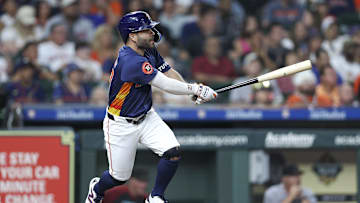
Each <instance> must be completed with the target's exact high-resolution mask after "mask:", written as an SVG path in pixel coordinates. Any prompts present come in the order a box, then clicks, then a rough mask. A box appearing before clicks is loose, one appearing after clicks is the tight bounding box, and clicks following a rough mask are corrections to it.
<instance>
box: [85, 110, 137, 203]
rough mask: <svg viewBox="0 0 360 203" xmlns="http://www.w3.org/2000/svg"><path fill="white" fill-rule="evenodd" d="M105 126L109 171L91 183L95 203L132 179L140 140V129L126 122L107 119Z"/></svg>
mask: <svg viewBox="0 0 360 203" xmlns="http://www.w3.org/2000/svg"><path fill="white" fill-rule="evenodd" d="M103 125H104V126H103V130H104V136H105V137H104V139H105V145H106V150H107V155H108V163H109V170H106V171H104V173H103V174H102V176H101V178H94V179H93V180H92V181H91V182H90V188H91V187H92V189H89V195H90V196H93V197H90V199H91V200H93V201H94V202H99V201H100V200H101V199H102V198H103V196H104V194H105V191H106V190H108V189H110V188H112V187H114V186H117V185H121V184H124V183H125V182H126V181H127V180H128V179H129V178H130V176H131V171H132V169H133V166H134V161H135V155H136V148H137V143H138V139H139V136H138V135H137V134H138V133H137V129H138V128H137V127H133V126H132V124H129V123H127V122H126V121H113V120H111V119H109V118H107V117H106V118H105V119H104V123H103ZM89 195H88V199H89ZM94 196H95V198H94ZM89 202H91V201H89Z"/></svg>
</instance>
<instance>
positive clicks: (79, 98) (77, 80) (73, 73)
mask: <svg viewBox="0 0 360 203" xmlns="http://www.w3.org/2000/svg"><path fill="white" fill-rule="evenodd" d="M64 77H65V78H64V82H62V83H61V84H58V85H57V86H56V87H55V89H54V94H53V99H54V101H55V103H56V104H64V103H86V102H88V100H89V95H90V91H89V88H88V87H87V86H86V85H84V84H83V82H84V78H83V70H82V69H80V68H79V67H78V66H77V65H76V64H73V63H71V64H68V65H67V67H66V68H65V70H64Z"/></svg>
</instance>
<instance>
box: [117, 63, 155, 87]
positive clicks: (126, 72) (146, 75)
mask: <svg viewBox="0 0 360 203" xmlns="http://www.w3.org/2000/svg"><path fill="white" fill-rule="evenodd" d="M157 71H158V70H157V69H156V68H154V67H153V66H152V65H151V64H150V62H149V61H148V60H146V58H134V60H133V61H128V62H127V64H125V65H124V68H123V70H122V73H121V80H123V81H126V82H133V83H137V84H142V85H146V84H148V83H149V82H150V81H151V80H152V79H154V77H155V75H156V73H157Z"/></svg>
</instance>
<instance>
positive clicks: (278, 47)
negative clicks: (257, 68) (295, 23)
mask: <svg viewBox="0 0 360 203" xmlns="http://www.w3.org/2000/svg"><path fill="white" fill-rule="evenodd" d="M269 29H270V32H269V34H268V35H267V46H268V49H267V55H268V56H269V58H270V59H271V60H272V61H273V62H274V63H275V64H276V67H282V66H283V65H284V58H285V54H286V53H287V52H288V49H287V48H285V47H284V46H283V44H282V42H283V40H284V39H285V37H286V35H287V33H286V30H285V29H284V27H283V26H282V25H281V24H276V23H274V24H272V25H270V28H269Z"/></svg>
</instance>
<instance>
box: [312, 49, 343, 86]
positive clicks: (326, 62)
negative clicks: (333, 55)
mask: <svg viewBox="0 0 360 203" xmlns="http://www.w3.org/2000/svg"><path fill="white" fill-rule="evenodd" d="M315 56H316V61H315V63H313V64H312V66H313V67H312V71H313V72H314V74H315V76H316V80H317V84H319V83H320V71H321V70H322V69H323V68H325V67H326V66H330V57H329V55H328V53H327V52H326V51H325V50H324V49H319V50H317V51H316V53H315ZM336 75H337V77H336V78H337V84H342V79H341V77H340V75H339V74H338V73H336Z"/></svg>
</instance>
